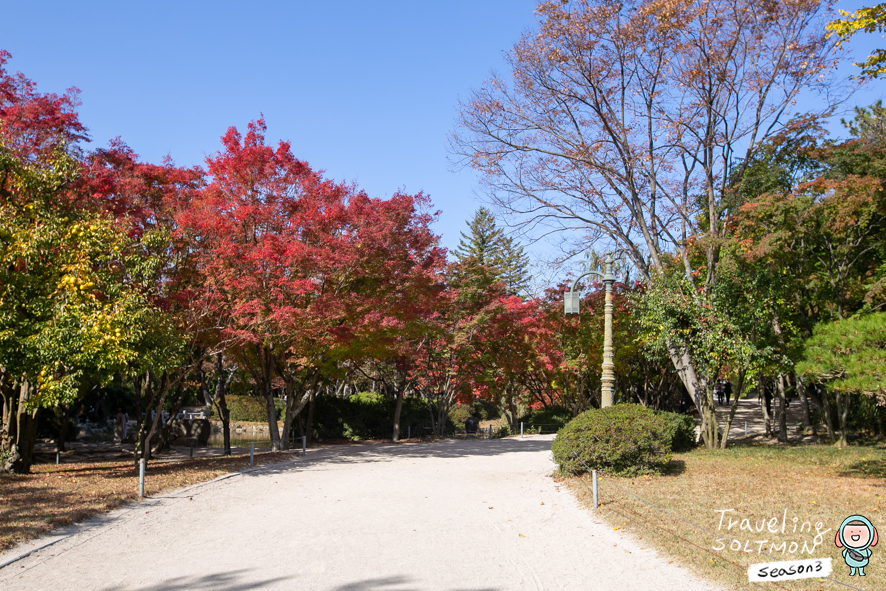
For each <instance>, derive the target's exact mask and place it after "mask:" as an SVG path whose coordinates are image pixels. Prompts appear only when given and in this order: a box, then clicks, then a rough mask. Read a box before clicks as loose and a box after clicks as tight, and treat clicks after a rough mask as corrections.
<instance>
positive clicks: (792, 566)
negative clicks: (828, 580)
mask: <svg viewBox="0 0 886 591" xmlns="http://www.w3.org/2000/svg"><path fill="white" fill-rule="evenodd" d="M830 574H831V559H830V558H809V559H807V560H784V561H782V562H763V563H760V564H752V565H751V566H749V567H748V581H752V582H754V581H792V580H794V579H812V578H823V577H827V576H829V575H830Z"/></svg>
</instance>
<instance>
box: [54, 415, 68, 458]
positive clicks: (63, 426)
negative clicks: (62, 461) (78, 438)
mask: <svg viewBox="0 0 886 591" xmlns="http://www.w3.org/2000/svg"><path fill="white" fill-rule="evenodd" d="M55 414H56V418H57V419H58V422H59V423H58V432H57V433H56V437H55V449H56V451H58V452H59V453H61V452H63V451H65V442H66V441H67V440H68V409H67V407H66V406H65V404H64V403H61V404H59V405H58V407H56V409H55Z"/></svg>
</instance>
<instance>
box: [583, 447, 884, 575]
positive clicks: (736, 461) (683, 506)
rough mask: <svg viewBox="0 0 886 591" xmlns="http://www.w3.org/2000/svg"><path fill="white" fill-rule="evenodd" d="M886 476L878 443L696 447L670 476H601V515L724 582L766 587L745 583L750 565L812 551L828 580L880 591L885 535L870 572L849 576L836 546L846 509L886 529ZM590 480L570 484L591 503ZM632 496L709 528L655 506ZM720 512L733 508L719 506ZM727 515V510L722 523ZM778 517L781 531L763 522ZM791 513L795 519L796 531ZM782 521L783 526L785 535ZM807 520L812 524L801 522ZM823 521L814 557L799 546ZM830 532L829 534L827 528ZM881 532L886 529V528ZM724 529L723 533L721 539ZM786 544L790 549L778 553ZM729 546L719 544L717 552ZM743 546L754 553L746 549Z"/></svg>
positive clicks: (798, 556) (810, 538) (812, 537)
mask: <svg viewBox="0 0 886 591" xmlns="http://www.w3.org/2000/svg"><path fill="white" fill-rule="evenodd" d="M884 477H886V451H884V450H883V448H882V446H874V445H872V446H857V447H856V446H854V447H850V448H848V449H844V450H840V449H837V448H834V447H831V446H824V445H812V446H795V447H788V448H784V447H773V446H769V445H759V446H745V447H738V446H736V447H733V448H731V449H728V450H722V451H720V450H717V451H708V450H695V451H692V452H689V453H684V454H676V455H675V459H674V461H673V462H671V464H670V466H669V472H668V473H667V474H665V475H661V476H653V477H640V478H633V479H630V478H608V477H606V478H602V479H600V480H599V482H598V486H599V491H600V493H599V496H600V500H601V502H602V506H601V507H600V508H599V509H598V511H597V513H598V515H600V516H601V517H603V518H604V519H605V520H606V521H607V522H609V523H610V524H612V526H613V527H614V528H620V529H622V530H624V531H628V532H631V534H632V535H633V536H634V537H635V539H637V540H639V542H640V545H641V546H642V545H649V546H652V547H655V548H658V549H659V550H661V551H662V552H663V553H665V554H667V555H669V556H670V557H672V559H673V560H675V561H676V562H677V563H678V564H680V565H682V566H687V567H689V568H691V569H692V570H693V571H695V572H696V573H697V574H699V575H701V576H702V577H705V578H707V579H709V580H711V581H713V582H716V583H719V584H720V585H721V586H723V587H725V588H728V589H754V588H755V589H759V588H760V587H759V584H752V583H749V582H748V579H747V568H748V566H749V565H751V564H755V563H761V562H775V561H780V560H800V559H804V558H813V557H815V558H826V557H831V558H832V559H833V567H834V572H833V574H832V575H831V578H833V579H836V580H837V581H841V582H843V583H846V584H848V585H852V586H854V587H857V588H861V589H864V590H873V589H884V588H886V556H884V555H886V540H884V539H883V538H882V537H881V542H880V544H879V545H878V546H877V547H874V548H873V550H874V553H873V556H872V557H871V562H870V564H869V565H868V567H867V568H866V569H865V572H866V573H867V575H868V576H865V577H859V576H854V577H850V576H848V574H849V570H848V568H847V567H846V565H845V563H844V562H843V559H842V558H841V556H840V550H839V549H838V548H837V547H836V546H835V545H834V536H835V533H836V529H837V528H838V527H839V526H840V524H841V523H842V521H843V520H844V519H845V518H846V517H848V516H849V515H853V514H861V515H864V516H866V517H867V518H869V519H870V520H871V522H872V523H873V524H874V525H875V526H880V527H883V526H886V519H884V518H886V514H884V510H886V504H884V497H886V479H884ZM590 482H591V478H590V476H589V475H588V476H585V477H582V478H571V479H569V480H568V484H569V486H570V487H571V488H572V489H573V490H574V491H575V493H576V494H577V495H578V496H579V498H580V499H581V500H582V502H584V503H585V504H586V505H588V506H592V499H593V497H592V493H591V487H590ZM617 487H621V488H622V489H625V491H629V492H624V491H622V490H619V488H617ZM629 493H633V494H635V495H637V496H639V497H642V498H643V499H645V500H646V501H649V502H650V503H653V504H655V505H657V506H658V507H660V508H661V509H664V510H666V511H669V512H670V513H672V514H674V515H675V516H677V517H679V518H681V519H683V520H686V521H689V522H692V523H694V524H696V525H699V526H701V527H703V528H705V529H707V530H710V532H713V533H708V532H705V531H701V530H699V529H697V528H695V527H693V526H692V525H689V524H687V523H685V522H684V521H681V520H680V519H677V518H675V517H672V516H671V515H668V514H666V513H663V512H662V511H659V510H657V509H655V508H653V507H650V506H649V505H647V504H646V503H643V502H641V501H639V500H637V499H636V498H634V497H633V496H631V494H629ZM724 509H734V511H732V512H729V513H725V514H724V513H721V512H719V511H722V510H724ZM785 511H786V512H787V517H786V519H785V518H784V515H785ZM721 515H724V519H723V522H722V525H721V522H720V517H721ZM730 518H731V519H732V520H733V521H736V520H741V519H744V518H747V519H748V520H749V525H750V526H751V527H752V528H754V531H747V530H741V529H740V526H741V522H740V521H739V523H738V524H736V525H735V526H734V527H733V528H732V529H731V530H729V529H728V525H729V519H730ZM772 518H776V522H775V527H774V528H773V529H776V530H777V532H778V533H777V534H772V533H771V532H770V531H768V529H767V527H768V526H769V525H770V520H771V519H772ZM794 518H797V522H796V532H795V531H794ZM783 519H784V521H785V527H784V530H785V532H784V533H781V530H782V525H781V524H782V521H783ZM763 520H766V521H765V523H764V521H763ZM804 522H808V526H806V527H805V528H804V525H803V524H804ZM818 523H821V524H822V525H821V526H820V531H822V532H823V535H822V536H820V538H819V540H820V541H821V544H820V545H818V546H817V547H816V548H815V550H814V552H813V553H812V554H811V555H810V554H809V553H808V552H803V543H804V542H806V543H807V544H808V546H807V548H808V547H811V546H812V545H813V543H814V542H815V533H816V525H817V524H818ZM761 524H763V529H764V531H763V532H758V531H757V530H756V528H757V527H758V526H760V525H761ZM810 529H811V533H810V531H809V530H810ZM801 530H803V531H802V533H801ZM825 530H829V531H827V532H826V533H824V532H825ZM882 532H883V534H884V535H886V528H884V529H882ZM718 536H724V538H726V540H725V541H724V542H722V543H718V542H717V541H716V540H717V538H718ZM730 540H739V541H740V542H741V543H742V547H741V549H740V550H735V549H734V547H733V548H730V546H729V544H730ZM761 540H767V542H766V543H765V544H763V546H762V551H763V552H764V553H768V554H770V555H772V556H774V558H769V557H766V556H761V555H759V554H757V550H758V549H759V548H760V546H759V545H758V541H761ZM772 542H774V543H775V546H772V545H771V543H772ZM782 542H785V543H786V548H785V549H784V550H783V551H773V548H777V547H778V546H779V545H780V544H781V543H782ZM792 542H796V543H797V546H798V548H797V550H796V551H795V552H794V553H790V552H789V550H790V549H791V543H792ZM724 544H725V547H724V548H723V549H722V550H719V551H717V550H715V548H720V547H721V546H722V545H724ZM746 548H748V549H750V550H752V552H746V551H745V549H746ZM754 585H757V586H756V587H755V586H754ZM766 585H774V586H775V587H776V588H784V589H804V590H805V589H809V590H811V589H837V588H841V589H846V588H847V587H844V586H843V585H839V584H837V583H835V582H833V581H828V580H821V579H805V580H800V581H787V582H782V583H777V584H776V583H772V582H770V583H766Z"/></svg>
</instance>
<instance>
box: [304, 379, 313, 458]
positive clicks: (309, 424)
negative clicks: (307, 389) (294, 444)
mask: <svg viewBox="0 0 886 591" xmlns="http://www.w3.org/2000/svg"><path fill="white" fill-rule="evenodd" d="M309 396H310V398H309V399H308V420H307V425H305V442H306V444H307V445H311V434H312V432H313V430H314V426H313V424H314V396H315V393H314V391H313V390H312V391H311V393H310V394H309Z"/></svg>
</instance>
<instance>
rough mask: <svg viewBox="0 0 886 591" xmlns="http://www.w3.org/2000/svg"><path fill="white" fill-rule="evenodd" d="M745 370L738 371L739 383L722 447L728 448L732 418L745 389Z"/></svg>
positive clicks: (734, 393)
mask: <svg viewBox="0 0 886 591" xmlns="http://www.w3.org/2000/svg"><path fill="white" fill-rule="evenodd" d="M744 378H745V371H744V370H741V371H740V372H738V384H736V386H735V391H734V392H733V397H732V407H731V408H730V409H729V417H728V418H727V419H726V426H725V427H724V428H723V438H722V439H721V440H720V449H726V442H727V440H728V439H729V430H730V429H731V428H732V420H733V419H734V418H735V411H736V410H737V409H738V399H739V398H741V393H742V392H743V391H744Z"/></svg>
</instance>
